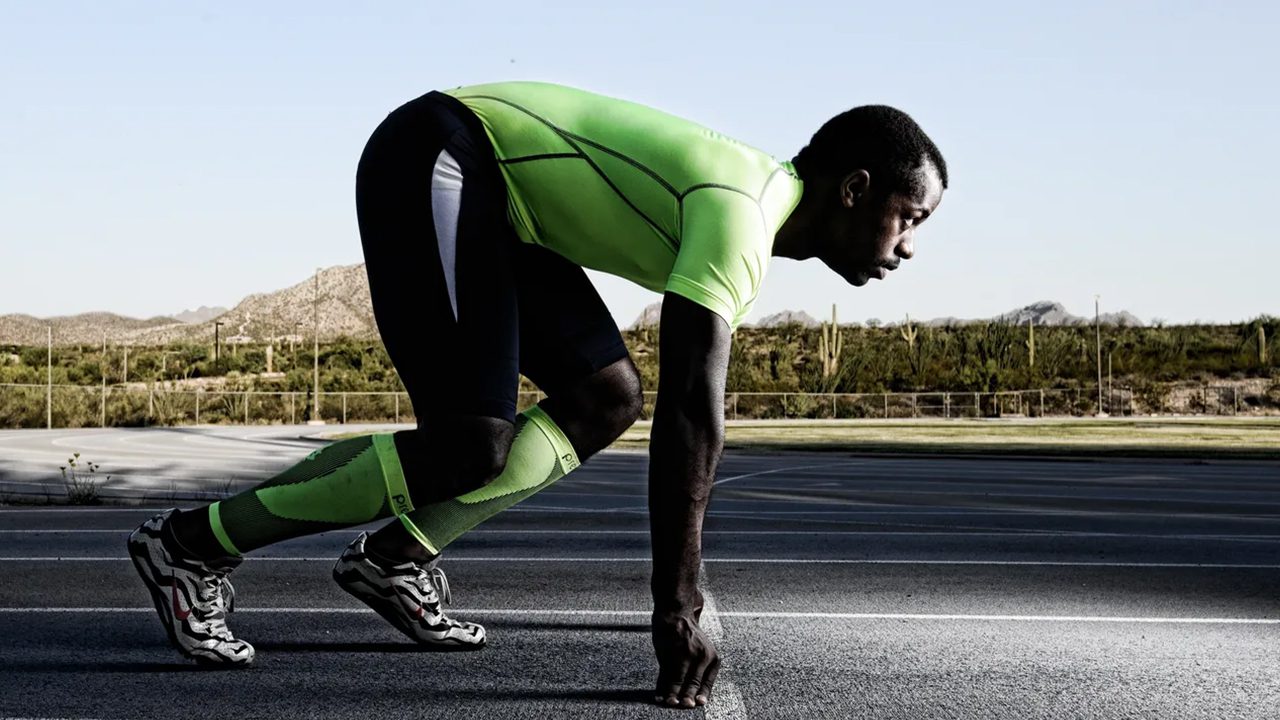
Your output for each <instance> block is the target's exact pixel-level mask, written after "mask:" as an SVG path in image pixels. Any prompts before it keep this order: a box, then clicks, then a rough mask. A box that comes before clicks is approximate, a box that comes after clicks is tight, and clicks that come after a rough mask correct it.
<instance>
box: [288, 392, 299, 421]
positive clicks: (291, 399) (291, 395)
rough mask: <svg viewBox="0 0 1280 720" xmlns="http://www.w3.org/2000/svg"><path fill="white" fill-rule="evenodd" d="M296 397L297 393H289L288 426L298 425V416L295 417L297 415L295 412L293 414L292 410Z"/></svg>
mask: <svg viewBox="0 0 1280 720" xmlns="http://www.w3.org/2000/svg"><path fill="white" fill-rule="evenodd" d="M297 396H298V394H297V393H295V392H291V393H289V424H290V425H297V424H298V416H297V414H296V412H295V410H294V406H293V402H294V399H295V398H297Z"/></svg>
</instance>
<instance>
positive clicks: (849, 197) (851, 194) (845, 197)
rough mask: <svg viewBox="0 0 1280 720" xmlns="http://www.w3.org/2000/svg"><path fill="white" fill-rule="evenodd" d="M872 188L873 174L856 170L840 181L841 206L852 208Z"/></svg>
mask: <svg viewBox="0 0 1280 720" xmlns="http://www.w3.org/2000/svg"><path fill="white" fill-rule="evenodd" d="M870 188H871V173H869V172H867V171H866V170H854V171H853V172H851V173H849V174H848V175H845V176H844V179H843V180H841V181H840V204H841V205H843V206H845V207H847V208H851V207H853V206H854V204H855V203H857V202H858V201H859V200H861V199H862V197H863V196H864V195H866V194H867V191H868V190H869V189H870Z"/></svg>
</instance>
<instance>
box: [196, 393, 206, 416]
mask: <svg viewBox="0 0 1280 720" xmlns="http://www.w3.org/2000/svg"><path fill="white" fill-rule="evenodd" d="M203 393H204V390H202V389H200V388H196V424H197V425H199V424H200V395H201V394H203Z"/></svg>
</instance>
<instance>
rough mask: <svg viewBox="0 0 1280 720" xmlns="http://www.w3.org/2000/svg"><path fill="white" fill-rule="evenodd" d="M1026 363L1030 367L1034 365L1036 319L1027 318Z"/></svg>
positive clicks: (1033, 367)
mask: <svg viewBox="0 0 1280 720" xmlns="http://www.w3.org/2000/svg"><path fill="white" fill-rule="evenodd" d="M1027 363H1028V366H1029V367H1031V368H1032V369H1035V366H1036V321H1035V318H1027Z"/></svg>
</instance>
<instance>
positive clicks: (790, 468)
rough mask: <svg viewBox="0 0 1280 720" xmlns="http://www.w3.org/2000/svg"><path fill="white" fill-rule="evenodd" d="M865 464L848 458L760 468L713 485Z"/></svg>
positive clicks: (721, 480)
mask: <svg viewBox="0 0 1280 720" xmlns="http://www.w3.org/2000/svg"><path fill="white" fill-rule="evenodd" d="M863 464H865V463H864V461H862V460H848V461H845V462H838V463H823V464H821V465H796V466H788V467H780V468H774V469H772V470H760V471H758V472H752V473H746V474H745V475H734V476H732V477H727V478H722V479H720V480H717V481H715V482H714V483H712V486H713V487H714V486H716V485H723V484H725V483H727V482H733V481H734V480H742V479H744V478H749V477H758V476H760V475H772V474H774V473H780V472H794V471H796V470H812V469H813V468H825V467H839V466H847V465H863Z"/></svg>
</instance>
